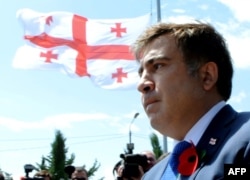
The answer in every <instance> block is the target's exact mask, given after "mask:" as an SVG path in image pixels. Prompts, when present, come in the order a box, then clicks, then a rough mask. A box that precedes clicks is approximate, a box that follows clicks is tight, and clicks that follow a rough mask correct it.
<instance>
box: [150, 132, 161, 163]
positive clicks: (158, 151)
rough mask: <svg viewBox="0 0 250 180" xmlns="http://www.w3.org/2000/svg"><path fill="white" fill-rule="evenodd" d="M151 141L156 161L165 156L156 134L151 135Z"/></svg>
mask: <svg viewBox="0 0 250 180" xmlns="http://www.w3.org/2000/svg"><path fill="white" fill-rule="evenodd" d="M150 141H151V145H152V148H153V152H154V154H155V157H156V159H158V158H159V157H160V156H161V155H162V154H163V150H162V148H161V146H160V143H159V139H158V136H157V135H156V134H155V133H152V134H151V135H150Z"/></svg>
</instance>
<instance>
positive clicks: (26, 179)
mask: <svg viewBox="0 0 250 180" xmlns="http://www.w3.org/2000/svg"><path fill="white" fill-rule="evenodd" d="M34 169H35V170H38V169H37V168H36V167H35V166H33V165H32V164H25V165H24V171H25V177H24V178H23V179H24V180H44V177H38V176H37V177H33V178H31V177H29V173H30V172H32V171H33V170H34Z"/></svg>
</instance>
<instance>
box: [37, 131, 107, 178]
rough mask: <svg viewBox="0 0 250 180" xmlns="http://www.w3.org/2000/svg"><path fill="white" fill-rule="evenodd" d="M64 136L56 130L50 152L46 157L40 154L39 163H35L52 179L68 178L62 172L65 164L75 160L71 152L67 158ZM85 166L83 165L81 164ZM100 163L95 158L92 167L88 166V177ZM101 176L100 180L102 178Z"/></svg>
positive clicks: (92, 174) (70, 163)
mask: <svg viewBox="0 0 250 180" xmlns="http://www.w3.org/2000/svg"><path fill="white" fill-rule="evenodd" d="M65 142H66V138H64V136H63V134H62V133H61V131H59V130H56V132H55V139H54V141H53V143H52V144H51V148H52V150H51V152H50V154H49V155H48V156H47V157H44V156H42V160H41V164H39V163H36V164H37V168H38V169H39V170H48V171H49V172H50V174H51V175H52V176H53V179H54V180H59V179H61V178H63V179H68V175H67V174H66V173H65V172H64V168H65V167H66V166H69V165H72V164H73V163H74V160H75V155H74V154H73V153H72V154H71V155H70V158H67V153H68V148H66V145H65ZM83 167H85V165H83ZM99 167H100V164H99V163H98V161H97V160H95V162H94V164H93V165H92V167H90V169H89V170H87V169H86V170H87V172H88V177H92V176H94V174H95V172H96V171H97V170H98V169H99ZM102 179H103V178H101V179H100V180H102Z"/></svg>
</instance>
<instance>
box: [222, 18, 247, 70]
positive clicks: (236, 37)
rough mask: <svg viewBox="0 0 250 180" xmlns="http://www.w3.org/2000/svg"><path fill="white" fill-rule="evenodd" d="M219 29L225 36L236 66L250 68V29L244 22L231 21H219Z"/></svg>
mask: <svg viewBox="0 0 250 180" xmlns="http://www.w3.org/2000/svg"><path fill="white" fill-rule="evenodd" d="M217 25H218V26H217V29H219V30H220V32H221V34H222V35H223V36H224V37H225V39H226V41H227V44H228V48H229V51H230V53H231V56H232V59H233V62H234V66H235V67H236V68H249V67H250V57H249V53H248V52H249V46H250V30H249V29H247V28H245V27H244V26H243V25H242V24H240V23H237V22H235V21H230V22H228V23H227V24H221V23H217Z"/></svg>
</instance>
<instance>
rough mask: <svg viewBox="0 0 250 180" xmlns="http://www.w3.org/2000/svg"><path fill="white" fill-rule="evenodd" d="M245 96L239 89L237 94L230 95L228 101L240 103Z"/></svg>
mask: <svg viewBox="0 0 250 180" xmlns="http://www.w3.org/2000/svg"><path fill="white" fill-rule="evenodd" d="M246 97H247V95H246V93H245V92H244V91H241V92H240V93H239V94H237V95H235V96H232V97H231V99H230V101H231V102H232V104H233V103H241V102H242V100H243V99H245V98H246Z"/></svg>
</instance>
